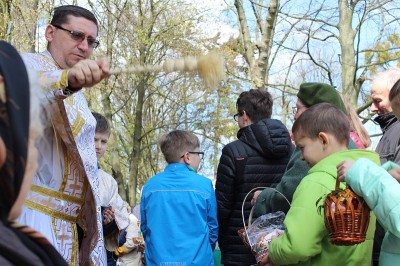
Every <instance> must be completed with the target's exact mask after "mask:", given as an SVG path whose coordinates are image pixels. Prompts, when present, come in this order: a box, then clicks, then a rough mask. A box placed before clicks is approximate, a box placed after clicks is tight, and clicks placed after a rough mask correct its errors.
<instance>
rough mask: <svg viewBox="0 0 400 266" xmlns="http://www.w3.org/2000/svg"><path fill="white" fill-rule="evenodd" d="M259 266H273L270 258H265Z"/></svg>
mask: <svg viewBox="0 0 400 266" xmlns="http://www.w3.org/2000/svg"><path fill="white" fill-rule="evenodd" d="M258 265H259V266H272V265H273V264H272V262H271V261H270V259H269V256H268V255H267V256H265V257H263V258H262V259H261V260H260V262H259V263H258Z"/></svg>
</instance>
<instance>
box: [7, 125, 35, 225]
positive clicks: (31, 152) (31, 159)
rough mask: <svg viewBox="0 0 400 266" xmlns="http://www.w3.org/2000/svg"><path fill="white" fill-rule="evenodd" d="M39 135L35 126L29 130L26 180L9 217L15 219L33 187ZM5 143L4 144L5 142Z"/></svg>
mask: <svg viewBox="0 0 400 266" xmlns="http://www.w3.org/2000/svg"><path fill="white" fill-rule="evenodd" d="M38 136H39V132H38V130H37V129H35V128H34V127H33V126H32V127H30V130H29V143H28V159H27V163H26V169H25V175H24V180H23V181H22V185H21V189H20V191H19V194H18V198H17V200H16V201H15V203H14V205H13V207H12V208H11V211H10V214H9V216H8V219H9V220H11V221H13V220H15V219H17V218H18V216H19V215H20V214H21V210H22V205H23V204H24V201H25V198H26V194H27V193H28V191H29V190H30V188H31V184H32V181H33V178H34V176H35V174H36V170H37V168H38V151H37V149H36V147H35V141H36V139H37V138H38ZM3 145H4V144H3Z"/></svg>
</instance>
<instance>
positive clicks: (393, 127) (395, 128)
mask: <svg viewBox="0 0 400 266" xmlns="http://www.w3.org/2000/svg"><path fill="white" fill-rule="evenodd" d="M399 79H400V69H398V68H389V69H387V70H385V71H383V72H380V73H378V74H377V75H376V76H375V77H374V79H373V81H372V87H371V98H372V106H371V111H372V112H375V113H377V114H378V116H377V117H375V119H374V120H375V122H377V123H378V124H379V125H380V127H381V129H382V133H383V135H382V138H381V139H380V140H379V143H378V146H377V147H376V149H375V151H376V152H377V153H379V157H380V159H381V163H382V164H383V163H385V162H387V161H392V162H395V163H397V164H399V163H400V121H398V120H397V118H396V116H395V115H394V114H393V112H392V107H391V105H390V101H389V93H390V90H391V88H392V87H393V85H394V84H395V83H396V81H398V80H399ZM384 235H385V230H384V229H383V228H382V226H381V225H380V224H379V223H377V224H376V231H375V238H374V251H373V256H372V260H373V265H374V266H377V265H379V254H380V249H381V245H382V240H383V237H384Z"/></svg>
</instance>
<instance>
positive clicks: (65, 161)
mask: <svg viewBox="0 0 400 266" xmlns="http://www.w3.org/2000/svg"><path fill="white" fill-rule="evenodd" d="M57 147H58V146H57ZM62 148H63V154H64V176H63V180H62V183H61V186H60V192H63V191H64V189H65V186H66V185H67V181H68V175H69V167H70V166H69V160H68V153H67V148H66V147H65V146H64V145H62ZM57 154H60V153H57Z"/></svg>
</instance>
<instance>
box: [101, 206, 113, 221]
mask: <svg viewBox="0 0 400 266" xmlns="http://www.w3.org/2000/svg"><path fill="white" fill-rule="evenodd" d="M103 216H104V221H103V224H108V223H111V222H112V221H113V220H114V218H115V216H114V209H113V208H109V209H105V210H104V212H103Z"/></svg>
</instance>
